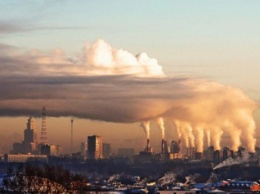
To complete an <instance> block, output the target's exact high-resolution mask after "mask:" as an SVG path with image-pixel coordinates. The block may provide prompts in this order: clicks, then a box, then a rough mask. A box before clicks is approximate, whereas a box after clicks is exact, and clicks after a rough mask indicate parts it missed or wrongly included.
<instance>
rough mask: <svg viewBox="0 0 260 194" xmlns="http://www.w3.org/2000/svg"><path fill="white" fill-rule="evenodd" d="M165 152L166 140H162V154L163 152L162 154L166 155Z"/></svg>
mask: <svg viewBox="0 0 260 194" xmlns="http://www.w3.org/2000/svg"><path fill="white" fill-rule="evenodd" d="M164 150H165V149H164V139H162V152H161V153H162V154H163V153H164Z"/></svg>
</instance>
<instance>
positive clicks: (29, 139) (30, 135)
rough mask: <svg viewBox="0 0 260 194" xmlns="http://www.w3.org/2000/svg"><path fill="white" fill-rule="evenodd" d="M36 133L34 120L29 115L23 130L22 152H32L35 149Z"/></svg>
mask: <svg viewBox="0 0 260 194" xmlns="http://www.w3.org/2000/svg"><path fill="white" fill-rule="evenodd" d="M36 146H37V133H36V127H35V120H34V119H33V118H32V117H30V118H29V119H28V122H27V128H26V129H25V130H24V141H23V148H24V149H23V150H24V153H32V152H34V151H36Z"/></svg>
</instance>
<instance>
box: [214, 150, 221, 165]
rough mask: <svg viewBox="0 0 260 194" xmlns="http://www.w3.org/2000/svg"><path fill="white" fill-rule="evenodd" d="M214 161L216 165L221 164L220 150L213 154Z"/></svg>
mask: <svg viewBox="0 0 260 194" xmlns="http://www.w3.org/2000/svg"><path fill="white" fill-rule="evenodd" d="M213 161H214V163H219V162H220V151H219V150H215V151H214V152H213Z"/></svg>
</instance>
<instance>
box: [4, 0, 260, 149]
mask: <svg viewBox="0 0 260 194" xmlns="http://www.w3.org/2000/svg"><path fill="white" fill-rule="evenodd" d="M259 6H260V2H259V1H256V0H251V1H237V0H236V1H235V0H231V1H225V0H219V1H201V0H198V1H163V2H160V1H149V2H147V1H135V0H134V1H128V2H127V1H83V0H82V1H81V0H79V1H76V2H74V1H67V0H65V1H51V0H45V1H44V0H42V1H33V0H31V1H19V0H10V1H0V9H1V12H0V18H1V19H0V39H1V41H0V116H1V118H0V137H1V141H0V153H8V152H9V151H10V150H11V149H12V144H13V143H15V142H21V141H22V140H23V132H24V129H26V123H27V119H28V117H30V116H31V117H35V119H36V129H37V131H38V138H39V141H40V131H41V127H42V120H41V114H42V112H41V111H42V108H43V107H45V108H46V127H47V131H48V142H49V143H52V144H57V145H60V146H61V147H62V148H63V153H69V152H71V119H73V142H74V143H73V150H72V151H73V152H78V151H79V150H80V143H81V142H86V141H87V137H88V136H91V135H101V136H103V141H104V142H105V143H109V144H111V146H112V150H113V152H114V153H116V152H117V149H118V148H120V147H127V148H134V149H135V150H136V153H137V152H139V151H141V150H143V149H144V148H145V146H146V141H147V139H149V140H150V144H151V146H152V148H153V150H154V151H155V152H159V151H160V149H161V147H160V146H161V140H162V139H163V140H166V141H172V140H175V141H177V140H181V141H182V146H183V147H187V148H191V147H196V149H197V151H198V152H202V151H203V149H204V148H205V147H208V146H211V145H213V146H214V149H215V150H220V149H221V148H222V147H224V146H229V147H230V148H231V149H232V150H234V151H237V150H238V148H239V146H244V147H246V148H247V149H248V151H249V152H255V147H256V146H260V141H259V137H260V132H259V129H260V111H259V98H260V84H259V83H260V76H259V72H260V65H259V62H260V55H259V50H260V36H259V34H260V12H259V9H258V7H259Z"/></svg>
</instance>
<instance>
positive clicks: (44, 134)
mask: <svg viewBox="0 0 260 194" xmlns="http://www.w3.org/2000/svg"><path fill="white" fill-rule="evenodd" d="M41 143H43V144H45V143H47V128H46V108H45V107H43V108H42V130H41Z"/></svg>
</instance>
